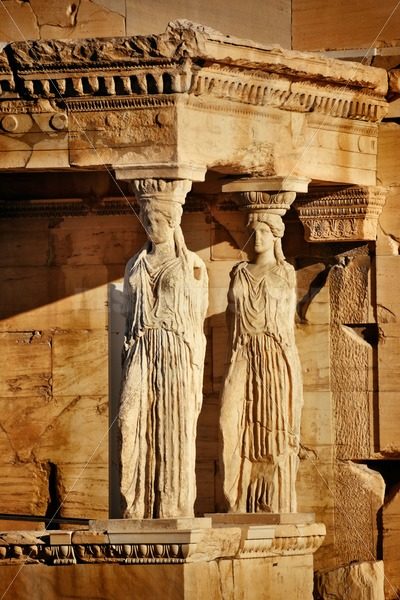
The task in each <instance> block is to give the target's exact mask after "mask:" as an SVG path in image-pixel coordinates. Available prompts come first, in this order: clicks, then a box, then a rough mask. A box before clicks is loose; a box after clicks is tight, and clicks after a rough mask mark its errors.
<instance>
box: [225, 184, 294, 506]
mask: <svg viewBox="0 0 400 600" xmlns="http://www.w3.org/2000/svg"><path fill="white" fill-rule="evenodd" d="M294 197H295V194H294V193H291V194H290V193H286V194H284V193H280V194H275V195H269V194H266V193H260V192H252V193H245V194H242V198H243V199H244V202H245V203H246V209H247V210H248V211H249V227H250V232H251V233H250V235H251V237H252V239H253V240H254V260H252V261H251V262H241V263H239V264H237V265H236V266H235V267H234V268H233V270H232V272H231V282H230V287H229V293H228V309H227V317H228V326H229V331H230V357H229V362H228V371H227V375H226V378H225V383H224V387H223V392H222V408H221V420H220V429H221V440H222V473H223V491H224V499H225V505H226V506H225V508H226V509H227V510H228V511H229V512H242V513H243V512H259V511H265V512H274V513H285V512H296V509H297V506H296V490H295V482H296V473H297V469H298V463H299V458H298V452H299V435H300V416H301V408H302V404H303V399H302V380H301V369H300V362H299V357H298V353H297V348H296V344H295V337H294V317H295V307H296V294H295V272H294V269H293V267H292V266H291V265H290V264H289V263H288V262H286V260H285V257H284V255H283V252H282V246H281V239H282V236H283V232H284V224H283V221H282V217H281V214H284V212H286V210H287V208H288V206H286V208H285V202H286V203H289V204H290V202H292V201H293V200H294Z"/></svg>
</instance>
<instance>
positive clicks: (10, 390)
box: [0, 331, 52, 401]
mask: <svg viewBox="0 0 400 600" xmlns="http://www.w3.org/2000/svg"><path fill="white" fill-rule="evenodd" d="M0 340H1V345H2V348H3V360H4V363H5V364H4V378H2V379H1V381H0V396H1V397H3V398H7V397H8V398H14V397H24V396H28V397H29V396H41V397H42V398H43V401H46V399H47V398H48V397H49V396H50V394H51V385H52V384H51V340H50V338H49V337H48V336H46V335H42V333H41V332H40V331H29V332H23V333H13V332H10V333H1V334H0Z"/></svg>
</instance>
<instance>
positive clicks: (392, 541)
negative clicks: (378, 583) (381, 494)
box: [382, 485, 400, 600]
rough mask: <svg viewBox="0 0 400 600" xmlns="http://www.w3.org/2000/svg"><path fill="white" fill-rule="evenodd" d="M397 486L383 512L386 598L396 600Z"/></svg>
mask: <svg viewBox="0 0 400 600" xmlns="http://www.w3.org/2000/svg"><path fill="white" fill-rule="evenodd" d="M399 491H400V490H399V486H398V485H396V486H395V487H394V489H393V490H392V491H391V493H390V495H389V497H388V499H387V500H386V502H385V504H384V506H383V510H382V526H383V541H382V545H383V560H384V565H385V598H388V599H390V600H391V599H392V598H396V596H397V595H398V591H399V589H400V576H399V567H400V565H399V563H400V556H399V533H400V493H399Z"/></svg>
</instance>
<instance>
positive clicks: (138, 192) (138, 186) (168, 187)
mask: <svg viewBox="0 0 400 600" xmlns="http://www.w3.org/2000/svg"><path fill="white" fill-rule="evenodd" d="M132 187H133V191H134V193H135V196H136V198H137V200H138V202H139V203H142V202H149V201H151V200H157V201H159V202H177V203H178V204H184V203H185V199H186V194H187V193H188V192H189V191H190V188H191V187H192V182H191V181H190V180H189V179H158V178H157V179H155V178H146V179H133V180H132Z"/></svg>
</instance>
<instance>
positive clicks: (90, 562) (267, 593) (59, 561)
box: [0, 514, 325, 600]
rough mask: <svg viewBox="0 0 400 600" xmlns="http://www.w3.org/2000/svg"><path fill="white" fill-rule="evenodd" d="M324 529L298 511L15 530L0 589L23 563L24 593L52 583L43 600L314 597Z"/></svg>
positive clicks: (6, 539) (4, 548)
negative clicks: (70, 528) (316, 556)
mask: <svg viewBox="0 0 400 600" xmlns="http://www.w3.org/2000/svg"><path fill="white" fill-rule="evenodd" d="M324 536H325V526H324V525H322V524H319V523H315V522H314V519H313V516H312V515H311V516H310V515H297V514H290V515H261V514H255V515H244V514H243V515H241V514H240V515H236V514H232V515H220V514H217V515H210V516H209V517H208V518H201V519H160V520H151V519H144V520H141V521H139V520H110V521H93V522H91V523H90V526H89V529H79V530H74V531H42V532H36V533H33V532H29V533H24V532H18V533H17V532H13V533H11V532H10V533H5V534H3V535H1V536H0V537H1V546H0V550H1V551H0V564H1V566H2V567H3V568H2V580H1V582H0V594H3V593H4V592H5V591H6V589H7V586H8V585H9V584H10V583H11V582H12V580H13V577H14V576H15V575H16V573H17V571H18V570H19V569H20V573H19V574H18V577H16V579H15V581H14V582H13V583H12V589H13V594H14V597H18V599H19V600H25V599H26V600H27V599H28V598H31V596H30V595H29V594H30V593H31V589H32V588H33V587H35V588H37V589H43V590H46V600H53V599H54V600H55V599H56V598H69V597H71V596H72V595H73V597H74V598H76V599H80V598H82V599H83V598H88V597H96V598H97V597H100V596H98V595H96V594H100V592H101V597H102V598H104V599H107V600H108V599H110V600H111V599H112V598H117V597H118V598H119V597H121V598H122V597H125V596H126V597H131V598H140V599H141V600H158V599H160V600H161V599H163V600H165V599H171V600H180V599H185V600H203V599H204V598H207V600H214V599H215V600H227V599H229V600H239V599H240V600H244V599H249V600H267V599H268V600H288V599H289V598H290V600H312V589H313V553H314V552H315V551H316V550H317V549H318V548H319V546H320V545H321V543H322V541H323V539H324ZM23 563H25V566H24V568H23V569H21V565H22V564H23ZM48 565H50V566H51V568H49V567H48ZM122 565H124V566H125V568H121V566H122ZM27 582H29V585H28V586H27Z"/></svg>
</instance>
